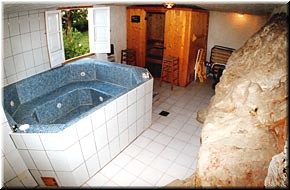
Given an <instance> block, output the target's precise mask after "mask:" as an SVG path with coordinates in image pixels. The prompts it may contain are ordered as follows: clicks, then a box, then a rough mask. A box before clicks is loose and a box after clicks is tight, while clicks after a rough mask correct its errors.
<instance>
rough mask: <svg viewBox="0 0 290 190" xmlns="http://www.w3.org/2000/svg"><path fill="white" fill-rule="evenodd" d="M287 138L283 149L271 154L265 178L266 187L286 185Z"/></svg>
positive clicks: (287, 166)
mask: <svg viewBox="0 0 290 190" xmlns="http://www.w3.org/2000/svg"><path fill="white" fill-rule="evenodd" d="M288 150H289V149H288V140H287V143H286V144H285V148H284V151H283V152H281V153H280V154H277V155H275V156H273V158H272V160H271V162H270V165H269V169H268V175H267V177H266V179H265V187H266V188H278V187H279V188H280V187H283V188H286V187H288V176H289V159H288Z"/></svg>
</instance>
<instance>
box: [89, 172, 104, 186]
mask: <svg viewBox="0 0 290 190" xmlns="http://www.w3.org/2000/svg"><path fill="white" fill-rule="evenodd" d="M108 181H109V179H108V178H107V177H105V176H104V175H102V174H101V173H97V174H96V175H94V176H93V177H92V178H91V179H90V180H89V181H88V182H87V185H89V186H90V187H101V186H103V185H104V184H105V183H107V182H108Z"/></svg>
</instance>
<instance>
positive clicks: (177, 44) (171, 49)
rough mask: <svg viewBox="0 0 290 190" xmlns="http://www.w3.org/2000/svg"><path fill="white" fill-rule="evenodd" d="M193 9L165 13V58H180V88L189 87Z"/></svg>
mask: <svg viewBox="0 0 290 190" xmlns="http://www.w3.org/2000/svg"><path fill="white" fill-rule="evenodd" d="M191 15H192V11H191V9H186V8H184V9H172V10H168V11H166V13H165V34H164V46H165V49H164V52H163V56H174V57H178V58H179V80H178V82H179V86H186V85H187V72H188V58H189V53H190V52H189V49H190V33H191V22H192V16H191Z"/></svg>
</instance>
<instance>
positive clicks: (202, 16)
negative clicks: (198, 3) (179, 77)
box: [187, 11, 209, 83]
mask: <svg viewBox="0 0 290 190" xmlns="http://www.w3.org/2000/svg"><path fill="white" fill-rule="evenodd" d="M208 22H209V14H208V12H207V11H193V12H192V23H191V34H190V36H191V38H192V39H191V40H190V54H189V64H188V75H187V83H190V82H191V80H192V79H193V78H192V77H191V76H192V75H193V73H194V65H195V61H196V56H197V52H198V49H199V48H203V49H204V50H205V51H204V52H205V54H204V56H203V57H202V59H203V60H202V62H205V59H206V50H207V36H208ZM193 37H196V38H195V39H193Z"/></svg>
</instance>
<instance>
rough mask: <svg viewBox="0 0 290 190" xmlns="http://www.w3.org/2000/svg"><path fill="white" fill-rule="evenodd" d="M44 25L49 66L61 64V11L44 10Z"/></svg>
mask: <svg viewBox="0 0 290 190" xmlns="http://www.w3.org/2000/svg"><path fill="white" fill-rule="evenodd" d="M45 26H46V28H45V29H46V38H47V46H48V54H49V60H50V67H51V68H53V67H57V66H61V64H62V63H63V62H64V61H65V56H64V45H63V37H62V22H61V11H60V10H55V11H46V12H45Z"/></svg>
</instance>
